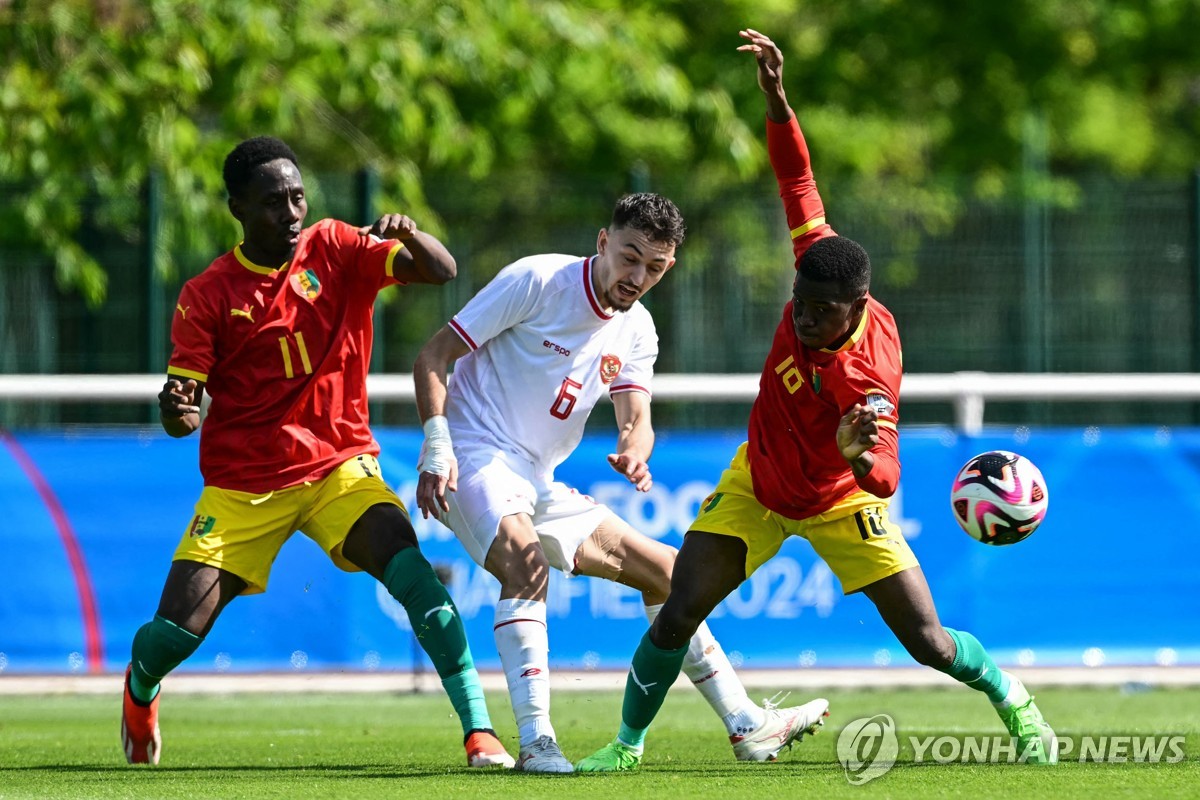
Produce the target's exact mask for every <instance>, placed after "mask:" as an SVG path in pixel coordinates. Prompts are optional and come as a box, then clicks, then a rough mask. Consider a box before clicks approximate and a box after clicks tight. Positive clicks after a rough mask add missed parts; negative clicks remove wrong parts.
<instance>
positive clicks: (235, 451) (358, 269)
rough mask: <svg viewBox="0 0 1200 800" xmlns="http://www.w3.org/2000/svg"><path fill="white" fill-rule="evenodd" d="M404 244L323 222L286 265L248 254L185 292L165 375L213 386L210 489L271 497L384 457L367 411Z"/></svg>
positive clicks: (206, 428) (208, 428)
mask: <svg viewBox="0 0 1200 800" xmlns="http://www.w3.org/2000/svg"><path fill="white" fill-rule="evenodd" d="M402 247H403V245H402V244H401V243H400V242H398V241H388V240H382V239H378V238H376V237H373V236H359V234H358V230H357V229H356V228H354V227H352V226H350V225H347V224H346V223H344V222H338V221H337V220H331V219H325V220H321V221H320V222H318V223H316V224H315V225H312V226H311V227H309V228H306V229H305V230H304V231H302V232H301V234H300V241H299V242H298V243H297V245H296V253H295V255H294V256H293V258H292V260H291V261H289V262H288V263H286V264H284V265H283V266H282V267H280V268H279V269H271V268H268V267H260V266H258V265H257V264H254V263H252V262H250V261H249V260H247V259H246V257H245V256H244V255H243V254H242V250H241V246H240V245H239V246H238V247H235V248H234V249H233V250H232V251H231V252H228V253H226V254H225V255H223V256H221V257H220V258H218V259H216V260H215V261H213V262H212V264H210V265H209V267H208V268H207V269H206V270H204V272H202V273H200V274H199V275H197V276H196V277H194V278H192V279H191V280H189V281H188V282H187V283H186V284H184V287H183V290H182V291H181V292H180V294H179V303H178V304H177V305H176V306H175V316H174V319H173V320H172V323H171V340H172V342H173V344H174V350H173V351H172V353H171V360H170V364H169V365H168V367H167V372H168V374H170V375H175V376H180V377H183V378H194V379H195V380H197V381H200V382H202V383H204V384H205V390H206V391H207V392H208V394H209V395H210V396H211V398H212V405H211V406H210V407H209V411H208V416H207V417H206V418H205V420H204V424H203V425H202V426H201V430H200V473H201V475H203V476H204V483H205V485H208V486H217V487H220V488H222V489H234V490H237V491H243V492H251V493H254V494H261V493H265V492H269V491H273V490H275V489H282V488H285V487H287V486H294V485H296V484H299V483H303V482H305V481H315V480H319V479H320V478H322V477H324V476H325V475H327V474H329V472H331V471H332V470H333V469H334V468H335V467H337V465H338V464H340V463H342V462H343V461H345V460H346V459H348V458H352V457H354V456H356V455H361V454H363V453H370V454H372V455H377V454H378V453H379V445H378V444H377V443H376V442H375V439H374V437H373V436H372V435H371V430H370V427H369V425H368V409H367V387H366V381H367V370H368V368H369V366H370V363H371V338H372V320H373V316H374V304H375V296H376V294H378V292H379V290H380V289H381V288H382V287H384V286H387V285H389V284H392V283H397V282H398V281H397V280H396V279H395V278H394V277H393V275H392V262H393V260H394V259H395V257H396V253H398V252H399V251H400V249H401V248H402Z"/></svg>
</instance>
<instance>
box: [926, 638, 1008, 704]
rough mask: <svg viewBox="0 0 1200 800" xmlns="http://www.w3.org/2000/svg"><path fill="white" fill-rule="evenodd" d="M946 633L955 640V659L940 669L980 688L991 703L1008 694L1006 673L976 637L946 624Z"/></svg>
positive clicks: (974, 687)
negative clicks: (947, 666)
mask: <svg viewBox="0 0 1200 800" xmlns="http://www.w3.org/2000/svg"><path fill="white" fill-rule="evenodd" d="M946 633H948V634H950V638H951V639H953V640H954V647H955V653H954V662H953V663H952V664H950V667H949V668H948V669H945V670H942V671H943V672H945V673H946V674H947V675H949V676H950V677H951V678H954V679H955V680H956V681H961V682H962V683H964V684H966V685H967V686H970V687H971V688H972V689H977V690H979V691H981V692H983V693H984V694H986V695H987V696H988V699H989V700H991V701H992V702H993V703H999V702H1000V701H1002V700H1003V699H1004V698H1005V696H1006V695H1007V694H1008V684H1009V680H1008V676H1007V675H1005V674H1004V673H1003V672H1002V671H1001V670H1000V668H999V667H998V666H996V662H995V661H993V660H992V657H991V656H989V655H988V652H987V650H984V649H983V645H982V644H980V643H979V640H978V639H976V638H975V637H974V636H972V635H971V634H969V633H967V632H966V631H956V630H954V629H952V628H946Z"/></svg>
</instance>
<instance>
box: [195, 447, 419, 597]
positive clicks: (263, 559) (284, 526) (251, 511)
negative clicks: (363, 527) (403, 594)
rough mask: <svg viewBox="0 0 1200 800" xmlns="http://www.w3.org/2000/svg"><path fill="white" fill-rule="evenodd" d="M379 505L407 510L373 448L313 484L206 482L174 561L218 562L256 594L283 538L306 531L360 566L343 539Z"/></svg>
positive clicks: (339, 560) (346, 565) (341, 561)
mask: <svg viewBox="0 0 1200 800" xmlns="http://www.w3.org/2000/svg"><path fill="white" fill-rule="evenodd" d="M381 504H384V505H393V506H398V507H399V508H400V510H401V511H404V512H405V513H406V514H407V513H408V510H407V509H405V508H404V503H402V502H400V498H399V497H397V496H396V493H395V492H393V491H392V489H391V487H389V486H388V484H387V482H386V481H384V479H383V473H382V472H381V471H380V469H379V462H378V461H376V460H375V457H374V456H370V455H361V456H355V457H354V458H351V459H348V460H347V461H344V462H343V463H342V464H341V465H340V466H338V468H337V469H335V470H334V471H333V472H331V473H329V474H328V475H326V476H325V477H324V478H322V479H321V480H319V481H316V482H315V483H302V484H299V485H298V486H289V487H288V488H286V489H280V490H278V491H275V492H270V493H269V494H249V493H247V492H237V491H233V490H232V489H218V488H217V487H215V486H205V487H204V490H203V491H202V492H201V493H200V499H199V500H198V501H197V502H196V513H195V516H193V517H192V521H191V522H190V523H189V524H188V528H187V530H186V531H184V533H183V540H182V541H181V542H180V543H179V547H178V548H176V550H175V556H174V559H173V560H175V561H198V562H200V563H201V564H208V565H210V566H213V567H220V568H221V569H223V570H226V571H227V572H232V573H233V574H234V575H237V576H238V577H239V578H241V579H242V580H244V581H245V582H246V584H247V586H246V589H245V590H244V591H243V592H242V593H243V594H257V593H258V592H263V591H266V589H267V578H268V576H269V575H270V573H271V565H272V564H274V563H275V557H276V556H278V555H279V550H280V548H282V547H283V543H284V542H286V541H287V540H288V539H289V538H291V535H292V534H293V533H295V532H296V531H300V532H301V533H303V534H304V535H305V536H307V537H308V538H310V539H312V540H313V541H314V542H316V543H317V544H318V545H320V547H321V549H322V550H324V551H325V552H326V553H328V554H329V558H330V559H331V560H332V561H333V563H334V564H336V565H337V566H338V567H340V568H341V569H343V570H345V571H347V572H358V571H359V569H358V567H356V566H354V565H353V564H351V563H350V562H349V561H347V560H346V559H345V558H343V557H342V542H343V541H345V539H346V536H347V534H349V533H350V528H351V527H352V526H353V525H354V523H355V522H357V521H358V518H359V517H361V516H362V515H363V513H364V512H366V510H367V509H369V508H371V506H376V505H381Z"/></svg>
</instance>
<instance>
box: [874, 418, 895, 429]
mask: <svg viewBox="0 0 1200 800" xmlns="http://www.w3.org/2000/svg"><path fill="white" fill-rule="evenodd" d="M875 424H876V425H877V426H878V427H880V428H891V429H892V430H897V428H896V423H894V422H892V421H891V420H887V419H877V420H875Z"/></svg>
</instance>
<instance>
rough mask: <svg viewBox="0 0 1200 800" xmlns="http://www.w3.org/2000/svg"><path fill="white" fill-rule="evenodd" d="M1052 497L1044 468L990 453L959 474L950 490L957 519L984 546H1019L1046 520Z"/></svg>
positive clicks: (1002, 452) (1004, 452) (1010, 455)
mask: <svg viewBox="0 0 1200 800" xmlns="http://www.w3.org/2000/svg"><path fill="white" fill-rule="evenodd" d="M1049 502H1050V494H1049V492H1047V491H1046V479H1045V478H1043V477H1042V473H1041V470H1039V469H1038V468H1037V467H1036V466H1034V464H1033V462H1032V461H1030V460H1029V459H1028V458H1026V457H1025V456H1021V455H1017V454H1016V453H1010V452H1008V451H1007V450H990V451H988V452H986V453H980V454H979V455H977V456H975V457H974V458H972V459H971V460H970V461H968V462H967V463H966V464H964V465H963V468H962V469H960V470H959V471H958V475H957V476H955V478H954V487H953V488H952V489H951V491H950V505H951V507H952V508H953V509H954V519H955V520H957V521H958V524H959V526H961V527H962V529H963V530H964V531H966V532H967V534H968V535H970V537H971V538H972V539H978V540H979V541H981V542H983V543H984V544H995V545H1001V544H1015V543H1016V542H1019V541H1021V540H1022V539H1024V538H1026V537H1027V536H1029V534H1031V533H1033V532H1034V531H1035V530H1036V529H1037V526H1038V525H1040V524H1042V520H1043V519H1044V518H1045V517H1046V506H1047V505H1048V504H1049Z"/></svg>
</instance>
